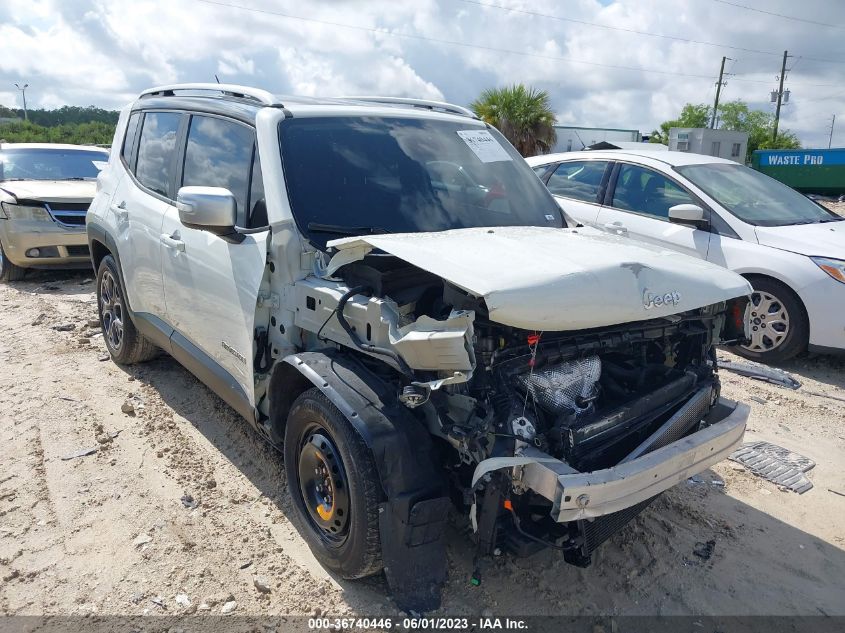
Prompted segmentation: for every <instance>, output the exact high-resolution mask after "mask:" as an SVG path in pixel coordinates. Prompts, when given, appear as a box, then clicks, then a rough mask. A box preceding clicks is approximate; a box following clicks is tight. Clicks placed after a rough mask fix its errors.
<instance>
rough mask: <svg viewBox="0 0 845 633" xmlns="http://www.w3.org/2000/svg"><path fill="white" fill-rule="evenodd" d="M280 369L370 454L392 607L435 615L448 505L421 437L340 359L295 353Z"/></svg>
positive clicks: (372, 379)
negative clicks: (290, 371)
mask: <svg viewBox="0 0 845 633" xmlns="http://www.w3.org/2000/svg"><path fill="white" fill-rule="evenodd" d="M283 362H284V363H287V364H288V365H290V366H292V367H294V368H295V369H296V370H297V371H298V372H299V374H300V375H301V376H303V377H304V378H306V379H307V380H308V381H309V382H310V383H311V384H313V385H314V386H315V387H317V388H318V389H320V390H321V391H322V392H323V394H324V395H325V396H326V397H327V398H328V399H329V400H330V401H331V402H332V404H334V405H335V406H336V407H337V408H338V409H339V410H340V412H341V413H343V415H344V417H346V419H347V420H348V421H349V422H350V424H352V426H353V427H354V428H355V430H356V431H357V432H358V433H359V434H360V436H361V437H362V438H363V440H364V442H365V443H366V444H367V446H368V447H369V449H370V450H371V451H372V454H373V457H374V461H375V464H376V468H377V469H378V473H379V479H380V483H381V488H382V491H383V493H384V497H383V498H384V502H383V503H382V504H381V505H380V506H379V513H380V514H379V533H380V537H381V547H382V558H383V560H384V565H385V568H384V571H385V575H386V576H387V581H388V584H389V585H390V589H391V592H392V593H393V598H394V600H395V601H396V603H397V605H398V606H399V607H400V608H401V609H404V610H406V611H415V612H418V613H422V612H426V611H431V610H434V609H437V608H438V607H439V606H440V592H441V589H442V586H443V584H444V583H445V581H446V575H447V562H446V548H445V543H444V539H443V532H444V529H445V525H446V517H447V516H448V511H449V505H450V501H449V499H448V497H447V495H446V484H445V479H444V477H443V473H442V471H441V470H440V469H439V468H438V466H437V463H436V461H435V459H434V458H433V447H432V442H431V437H430V435H429V433H428V430H427V429H426V428H425V427H424V426H423V425H422V424H421V423H420V421H419V420H417V419H416V418H414V417H413V415H411V413H410V412H409V411H408V410H407V409H406V408H405V407H403V406H402V405H401V404H399V403H398V402H397V401H396V400H395V394H394V393H393V391H392V389H390V388H389V387H388V386H387V385H386V384H385V383H383V382H381V381H380V380H379V379H378V378H377V377H376V376H375V375H373V374H372V373H371V372H367V371H363V370H362V369H361V368H360V367H359V366H358V364H357V362H356V361H355V359H354V358H352V357H350V356H349V355H348V354H343V353H339V352H336V351H334V350H326V351H321V352H303V353H301V354H294V355H291V356H288V357H286V358H285V359H283ZM271 417H272V416H271Z"/></svg>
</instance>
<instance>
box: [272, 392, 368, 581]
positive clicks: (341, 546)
mask: <svg viewBox="0 0 845 633" xmlns="http://www.w3.org/2000/svg"><path fill="white" fill-rule="evenodd" d="M284 455H285V475H286V477H287V487H288V492H289V493H290V496H291V500H292V501H293V507H294V509H295V515H296V517H295V518H296V519H297V521H296V522H297V524H298V526H299V532H300V534H301V535H302V537H303V538H304V539H305V541H306V542H307V543H308V546H309V547H310V548H311V551H312V552H313V553H314V556H315V557H316V558H317V560H319V561H320V562H321V563H322V564H323V565H324V566H325V567H327V568H328V569H330V570H331V571H333V572H335V573H337V574H339V575H340V576H341V577H343V578H349V579H352V578H362V577H364V576H369V575H371V574H375V573H377V572H379V571H381V569H382V567H383V564H382V558H381V540H380V538H379V528H378V523H379V522H378V516H379V513H378V509H379V502H380V501H381V498H382V496H381V495H382V493H381V484H380V482H379V477H378V472H377V471H376V467H375V464H374V461H373V456H372V454H371V453H370V449H369V448H368V447H367V446H366V444H365V443H364V441H363V440H362V439H361V437H360V436H359V435H358V433H357V431H356V430H355V429H354V428H353V427H352V425H351V424H350V423H349V421H348V420H347V419H346V418H345V417H344V416H343V414H342V413H341V412H340V411H338V409H337V408H336V407H335V406H334V405H333V404H332V403H331V402H330V401H329V400H328V398H326V396H324V395H323V393H322V392H321V391H320V390H319V389H316V388H314V389H309V390H308V391H306V392H305V393H303V394H302V395H300V396H299V397H298V398H297V399H296V401H295V402H294V403H293V406H292V407H291V410H290V413H289V414H288V419H287V425H286V426H285V442H284Z"/></svg>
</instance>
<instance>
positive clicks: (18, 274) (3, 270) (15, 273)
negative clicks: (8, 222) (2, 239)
mask: <svg viewBox="0 0 845 633" xmlns="http://www.w3.org/2000/svg"><path fill="white" fill-rule="evenodd" d="M25 274H26V268H21V267H20V266H17V265H16V264H13V263H12V262H10V261H9V260H8V259H7V258H6V253H4V252H3V244H0V281H20V280H21V279H23V277H24V275H25Z"/></svg>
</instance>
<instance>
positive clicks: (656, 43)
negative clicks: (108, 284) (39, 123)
mask: <svg viewBox="0 0 845 633" xmlns="http://www.w3.org/2000/svg"><path fill="white" fill-rule="evenodd" d="M777 14H781V15H777ZM784 50H789V53H790V55H792V56H793V57H790V59H789V63H788V66H787V67H788V68H791V71H789V72H788V73H787V80H786V87H787V88H789V89H790V90H791V98H790V103H789V105H787V106H786V107H785V108H784V112H783V118H782V125H783V126H785V127H787V128H789V129H791V130H792V131H794V132H795V133H796V134H798V136H799V138H800V139H801V141H802V142H803V143H804V145H805V146H825V147H826V146H827V140H828V130H829V125H830V117H831V115H832V114H834V113H835V114H836V115H837V119H838V120H837V128H838V129H837V131H836V132H835V133H834V146H836V145H839V146H845V80H843V78H845V2H843V1H842V0H803V1H802V2H795V1H794V0H563V1H561V0H405V1H400V0H309V1H307V2H304V1H302V0H298V1H297V0H160V1H159V0H2V1H0V104H4V105H12V104H17V105H19V104H20V93H18V92H16V90H15V88H14V85H13V84H14V82H19V83H20V82H27V83H29V88H28V89H27V99H28V102H29V104H30V106H31V107H56V106H60V105H63V104H72V105H92V104H93V105H97V106H101V107H106V108H116V107H119V106H121V105H123V104H124V103H127V102H128V101H130V100H131V99H132V98H133V96H134V95H135V94H136V93H137V92H138V91H139V90H141V89H143V88H145V87H149V86H152V85H159V84H165V83H172V82H188V81H191V82H193V81H214V75H215V74H216V75H217V76H218V77H219V78H220V81H222V82H231V83H242V84H248V85H254V86H260V87H264V88H267V89H269V90H271V91H273V92H276V93H280V94H302V95H326V96H331V95H344V94H378V95H399V96H412V97H421V98H431V99H442V100H447V101H452V102H455V103H460V104H467V103H469V102H470V101H472V99H473V98H474V97H475V96H477V94H478V93H479V92H480V91H481V90H483V89H484V88H487V87H491V86H501V85H505V84H509V83H513V82H524V83H527V84H531V85H534V86H537V87H540V88H544V89H546V90H548V91H549V93H550V94H551V96H552V103H553V106H554V109H555V112H556V113H557V116H558V120H559V122H560V123H561V124H564V125H579V126H601V127H614V128H635V129H639V130H642V131H644V132H645V131H649V130H651V129H653V128H654V127H656V126H657V125H658V124H659V123H660V122H661V121H664V120H666V119H667V118H671V117H673V116H676V115H677V113H678V112H679V110H680V108H681V106H683V104H684V103H686V102H693V103H705V102H706V103H712V101H713V97H714V91H715V81H716V76H717V75H718V71H719V63H720V61H721V58H722V56H723V55H724V56H727V57H729V58H731V61H728V62H727V65H726V69H727V70H728V71H729V72H730V73H731V75H730V76H729V77H728V78H727V82H728V83H727V86H726V87H725V88H724V89H723V99H725V100H729V99H736V98H741V99H744V100H746V101H748V102H750V103H751V104H752V105H753V106H755V107H759V108H766V109H769V108H773V106H772V105H771V104H770V103H769V93H770V91H771V90H773V89H775V88H776V76H777V75H778V74H779V72H780V64H781V56H782V54H783V51H784ZM840 120H841V123H840Z"/></svg>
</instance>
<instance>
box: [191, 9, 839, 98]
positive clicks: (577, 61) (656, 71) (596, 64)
mask: <svg viewBox="0 0 845 633" xmlns="http://www.w3.org/2000/svg"><path fill="white" fill-rule="evenodd" d="M195 1H196V2H202V3H204V4H209V5H214V6H219V7H226V8H229V9H239V10H241V11H249V12H252V13H261V14H264V15H273V16H276V17H281V18H287V19H290V20H299V21H301V22H310V23H313V24H322V25H324V26H335V27H338V28H343V29H350V30H354V31H363V32H367V33H375V34H378V35H382V36H387V37H398V38H404V39H410V40H417V41H423V42H435V43H437V44H447V45H450V46H460V47H462V48H471V49H478V50H485V51H490V52H493V53H505V54H508V55H519V56H521V57H534V58H537V59H548V60H552V61H561V62H567V63H570V64H583V65H586V66H594V67H598V68H611V69H615V70H633V71H636V72H642V73H651V74H656V75H664V76H672V77H689V78H692V79H708V80H711V81H712V79H713V78H712V76H710V75H698V74H694V73H680V72H672V71H669V70H660V69H657V68H643V67H642V66H621V65H617V64H605V63H602V62H593V61H587V60H583V59H572V58H571V57H559V56H555V55H543V54H541V53H528V52H525V51H517V50H513V49H507V48H496V47H493V46H484V45H481V44H469V43H467V42H459V41H456V40H447V39H441V38H436V37H427V36H425V35H416V34H412V33H398V32H396V31H389V30H387V29H385V28H375V27H369V26H360V25H356V24H345V23H343V22H333V21H330V20H320V19H317V18H306V17H303V16H299V15H293V14H291V13H284V12H282V11H271V10H269V9H259V8H256V7H248V6H244V5H240V4H234V3H230V2H223V1H222V0H195ZM733 81H742V82H747V83H758V84H769V83H771V82H770V81H768V80H762V79H742V78H740V77H734V78H733ZM793 85H795V86H805V87H839V86H840V85H841V84H793Z"/></svg>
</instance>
